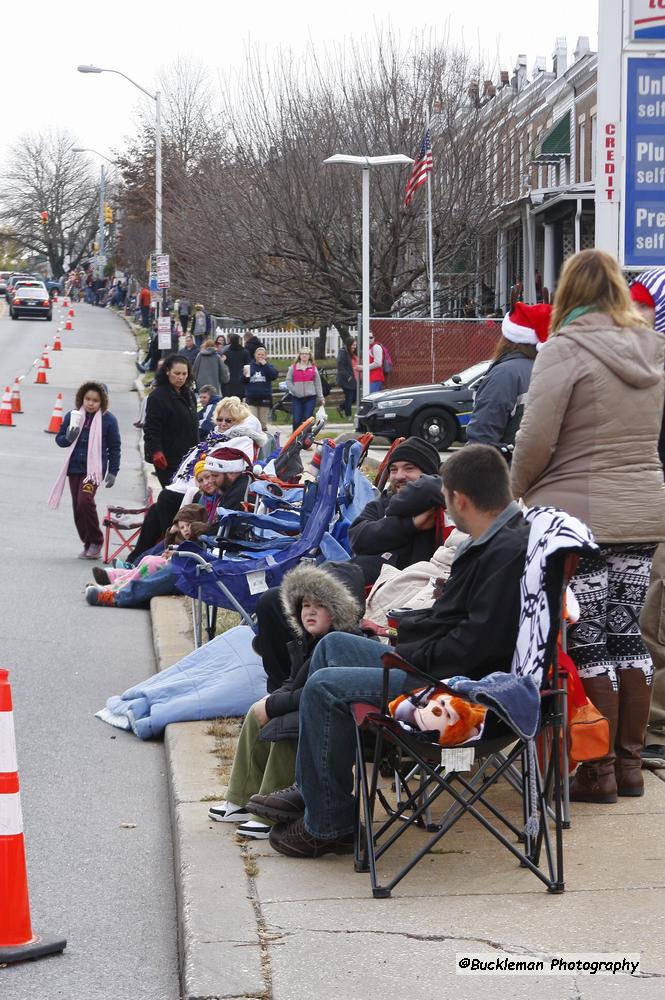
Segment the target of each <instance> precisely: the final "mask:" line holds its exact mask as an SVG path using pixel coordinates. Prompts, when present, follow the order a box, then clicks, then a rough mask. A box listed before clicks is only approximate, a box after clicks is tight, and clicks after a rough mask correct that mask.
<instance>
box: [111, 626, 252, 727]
mask: <svg viewBox="0 0 665 1000" xmlns="http://www.w3.org/2000/svg"><path fill="white" fill-rule="evenodd" d="M253 637H254V632H253V631H252V629H251V628H249V626H247V625H237V626H236V627H235V628H232V629H229V631H228V632H224V633H223V634H222V635H218V636H217V637H216V638H215V639H213V640H212V641H211V642H207V643H205V645H203V646H200V647H199V648H198V649H195V650H194V651H193V652H192V653H190V654H189V655H188V656H185V658H184V659H182V660H179V661H178V663H174V664H173V666H172V667H168V668H167V669H166V670H162V671H161V672H160V673H158V674H154V675H153V676H152V677H149V678H148V680H146V681H143V682H142V683H141V684H137V685H136V687H132V688H128V689H127V691H125V692H124V693H123V694H121V695H114V696H113V697H112V698H109V699H108V701H107V702H106V708H103V709H102V710H101V711H99V712H97V713H96V716H97V718H99V719H101V720H102V721H103V722H108V723H109V725H112V726H116V727H117V728H119V729H131V730H132V732H134V733H135V734H136V735H137V736H138V737H139V738H140V739H142V740H149V739H152V738H153V737H155V736H161V735H162V733H163V732H164V729H165V727H166V726H167V725H168V724H169V723H170V722H196V721H198V720H200V719H216V718H218V716H224V715H245V713H246V712H247V710H248V709H249V707H250V706H251V705H253V704H254V702H255V701H258V700H259V699H260V698H263V697H264V696H265V695H266V693H267V690H266V675H265V671H264V669H263V662H262V660H261V657H260V656H259V655H258V654H257V653H255V652H254V650H253V649H252V645H251V643H252V639H253Z"/></svg>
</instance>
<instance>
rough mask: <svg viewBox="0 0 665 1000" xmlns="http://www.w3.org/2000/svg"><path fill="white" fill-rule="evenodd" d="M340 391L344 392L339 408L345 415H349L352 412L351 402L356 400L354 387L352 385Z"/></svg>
mask: <svg viewBox="0 0 665 1000" xmlns="http://www.w3.org/2000/svg"><path fill="white" fill-rule="evenodd" d="M342 392H343V393H344V403H343V404H342V406H341V409H342V411H343V412H344V413H346V415H347V417H350V416H351V414H352V413H353V404H354V403H355V401H356V387H355V385H352V386H351V388H350V389H342Z"/></svg>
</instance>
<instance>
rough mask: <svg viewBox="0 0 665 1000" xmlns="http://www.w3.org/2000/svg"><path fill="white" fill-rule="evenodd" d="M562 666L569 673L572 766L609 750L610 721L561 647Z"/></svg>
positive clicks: (569, 757) (600, 755)
mask: <svg viewBox="0 0 665 1000" xmlns="http://www.w3.org/2000/svg"><path fill="white" fill-rule="evenodd" d="M559 670H560V671H561V673H565V674H567V675H568V734H567V735H568V759H569V764H570V770H571V771H574V770H575V768H576V767H577V765H578V764H581V763H582V762H583V761H587V760H598V759H599V758H601V757H606V756H607V754H608V753H609V752H610V724H609V722H608V721H607V719H606V718H605V716H604V715H601V713H600V712H599V711H598V709H597V708H596V706H595V705H594V704H593V703H592V702H590V701H589V699H588V698H587V696H586V693H585V691H584V685H583V684H582V681H581V679H580V676H579V674H578V672H577V667H576V666H575V664H574V663H573V661H572V660H571V658H570V656H568V654H567V653H564V651H563V650H562V649H561V648H560V647H559Z"/></svg>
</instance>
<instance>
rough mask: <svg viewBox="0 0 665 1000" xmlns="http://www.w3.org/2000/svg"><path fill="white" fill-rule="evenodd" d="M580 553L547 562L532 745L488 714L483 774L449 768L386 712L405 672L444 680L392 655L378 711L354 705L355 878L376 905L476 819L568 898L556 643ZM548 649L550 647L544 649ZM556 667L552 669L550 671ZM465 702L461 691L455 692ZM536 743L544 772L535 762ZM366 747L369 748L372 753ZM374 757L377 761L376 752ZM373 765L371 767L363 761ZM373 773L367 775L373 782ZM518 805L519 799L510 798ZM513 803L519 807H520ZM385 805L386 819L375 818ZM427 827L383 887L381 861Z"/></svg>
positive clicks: (479, 762)
mask: <svg viewBox="0 0 665 1000" xmlns="http://www.w3.org/2000/svg"><path fill="white" fill-rule="evenodd" d="M580 551H581V548H578V549H571V547H570V546H568V547H567V548H566V549H562V550H559V551H558V552H556V553H554V555H552V556H551V557H550V558H549V559H547V562H546V568H545V570H544V572H543V579H542V584H543V587H544V592H545V595H546V603H547V607H548V609H549V617H550V622H549V628H548V630H547V635H546V636H542V635H541V636H536V638H535V639H534V641H536V642H538V643H539V648H540V661H541V662H542V663H544V665H545V669H544V670H543V671H542V681H541V683H540V719H539V723H538V731H537V734H536V736H535V737H534V738H532V739H525V738H524V737H523V736H521V735H520V734H519V732H517V731H516V729H515V728H514V727H513V726H511V725H510V723H509V721H508V720H507V718H499V717H498V715H497V714H495V712H493V711H488V713H487V720H486V724H485V729H484V731H483V735H482V737H481V739H480V740H479V741H476V742H475V743H473V744H465V745H464V747H463V748H457V749H466V750H468V749H469V748H470V747H472V748H473V750H474V753H475V762H476V768H475V771H474V772H473V773H472V774H470V775H469V776H467V775H466V771H467V770H469V768H468V767H465V766H464V765H462V766H461V767H460V766H459V765H455V763H454V762H453V763H452V766H450V764H451V754H450V751H449V750H443V749H442V747H441V746H440V745H439V744H438V743H435V742H430V738H428V737H425V734H420V733H414V732H411V731H409V730H407V729H404V728H403V727H402V726H401V725H400V724H399V723H398V722H396V721H395V720H394V719H392V718H391V717H390V716H389V714H388V700H389V695H388V681H389V675H390V671H391V670H393V669H399V670H404V671H405V672H407V673H408V674H411V675H413V678H414V687H416V686H418V687H421V686H422V687H430V686H435V687H438V688H441V687H442V682H441V680H437V679H436V678H433V677H431V676H429V675H427V674H424V673H422V672H421V671H419V670H416V669H415V668H414V667H412V666H410V665H409V664H407V663H406V662H405V661H403V660H402V659H401V658H400V657H398V656H397V655H396V654H394V653H392V652H388V653H386V655H385V656H384V658H383V662H384V668H383V669H384V685H383V696H382V704H381V708H380V709H377V707H376V706H375V705H370V704H366V703H356V704H354V705H353V706H352V707H353V714H354V719H355V722H356V749H357V758H356V769H355V770H356V774H355V793H356V818H357V822H356V850H355V867H356V870H357V871H361V872H369V875H370V882H371V887H372V893H373V895H374V896H375V897H377V898H382V897H386V896H390V894H391V891H392V889H393V888H394V887H395V886H396V885H397V884H398V882H400V881H401V880H402V879H403V878H404V876H405V875H407V874H408V873H409V872H410V871H411V870H412V868H414V866H415V865H416V864H418V862H419V861H420V860H421V859H422V858H423V857H424V856H425V855H426V854H428V853H429V852H430V851H432V849H433V848H434V847H435V846H436V844H437V843H438V842H439V841H440V840H441V838H442V837H444V836H445V834H446V833H447V832H448V831H449V830H450V829H451V828H452V827H453V826H454V825H455V824H456V823H457V822H458V821H459V820H460V819H462V817H465V816H471V817H473V818H474V819H475V820H477V821H478V822H479V823H480V825H481V826H482V827H483V828H484V829H485V830H487V831H488V832H489V833H490V834H492V836H493V837H495V838H496V839H497V840H498V841H499V843H500V844H502V845H503V846H504V847H505V848H506V849H507V850H508V851H509V852H510V853H511V854H512V855H513V856H514V857H515V858H516V860H517V861H518V862H519V863H520V865H521V866H522V867H524V868H527V869H528V870H529V871H531V872H532V873H533V874H534V875H535V876H536V877H537V878H539V879H540V880H541V881H542V882H543V883H544V884H545V885H546V887H547V889H548V891H550V892H553V893H559V892H563V890H564V875H563V842H562V828H563V814H562V799H563V783H562V769H561V749H560V747H561V743H560V739H561V734H562V723H563V690H562V687H561V685H560V679H559V672H558V665H557V636H558V633H559V628H560V624H561V616H562V607H563V596H564V593H565V588H566V586H567V584H568V581H569V579H570V577H571V575H572V573H573V572H574V568H575V566H576V564H577V559H578V553H579V552H580ZM543 642H544V648H543ZM548 666H549V669H547V667H548ZM451 693H455V694H456V695H458V696H459V694H460V693H459V691H454V692H452V691H451ZM536 740H538V741H539V743H540V747H541V749H542V748H543V747H544V746H546V747H547V752H546V753H543V754H541V757H542V760H543V764H542V766H541V765H540V764H539V762H538V753H537V749H536ZM366 744H368V745H366ZM372 744H373V752H372V753H370V752H369V749H370V745H372ZM386 757H387V758H388V759H389V760H390V761H391V762H392V764H393V766H394V769H395V778H394V791H395V800H396V801H395V802H394V803H392V802H389V801H388V797H389V795H390V792H388V794H386V792H385V791H384V789H383V788H382V787H381V772H382V770H383V772H384V773H385V761H386ZM368 760H370V763H369V764H367V763H366V762H367V761H368ZM368 771H369V774H368ZM502 779H506V782H507V787H508V788H512V789H513V790H514V791H517V793H518V794H519V796H520V798H521V805H522V818H521V823H520V822H516V821H515V819H514V818H512V819H511V818H510V816H509V815H508V814H507V811H506V810H505V807H504V808H501V807H500V806H499V804H497V802H496V800H495V801H492V800H491V799H490V793H491V792H492V791H493V790H494V789H495V788H496V786H497V784H498V783H499V782H500V781H501V780H502ZM441 796H444V799H443V800H442V801H445V802H446V803H449V805H448V808H447V809H446V811H445V812H444V814H443V816H442V817H441V818H440V819H439V820H438V821H436V822H435V821H434V820H433V806H434V805H435V803H436V802H437V800H439V798H440V797H441ZM511 798H512V795H511ZM513 801H514V799H513ZM377 806H382V807H383V809H384V811H385V813H386V815H385V817H379V818H377V816H376V815H375V813H376V812H377V811H378V809H377ZM417 827H420V828H421V829H422V830H423V831H424V832H425V833H429V834H430V836H428V837H427V838H426V840H425V842H424V843H421V844H419V845H418V846H417V848H416V850H415V853H414V854H413V855H412V856H411V857H410V858H409V859H408V860H407V861H406V863H405V864H403V865H402V867H401V868H400V869H399V870H398V871H397V873H396V874H393V875H391V876H390V877H388V878H387V879H385V880H380V879H379V876H378V872H377V863H378V862H379V860H380V859H382V858H383V856H384V854H386V853H387V852H388V851H389V849H390V848H391V847H392V846H393V845H394V844H395V843H396V842H397V841H399V840H400V838H402V837H403V836H404V835H405V834H407V833H409V832H411V831H413V830H414V829H415V828H417Z"/></svg>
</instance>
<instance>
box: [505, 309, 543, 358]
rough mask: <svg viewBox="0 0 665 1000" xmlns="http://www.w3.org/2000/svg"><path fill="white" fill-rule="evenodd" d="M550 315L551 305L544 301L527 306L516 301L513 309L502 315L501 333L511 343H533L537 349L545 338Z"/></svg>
mask: <svg viewBox="0 0 665 1000" xmlns="http://www.w3.org/2000/svg"><path fill="white" fill-rule="evenodd" d="M551 317H552V306H550V305H546V304H545V303H544V302H542V303H540V304H539V305H535V306H527V305H525V304H524V302H516V303H515V305H514V307H513V310H512V312H511V313H509V314H508V315H507V316H504V317H503V322H502V324H501V333H502V334H503V336H504V337H505V338H506V340H510V341H512V343H513V344H534V345H535V346H536V347H537V348H538V350H540V348H541V347H542V346H543V344H544V343H545V341H546V340H547V335H548V333H549V329H550V319H551Z"/></svg>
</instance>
